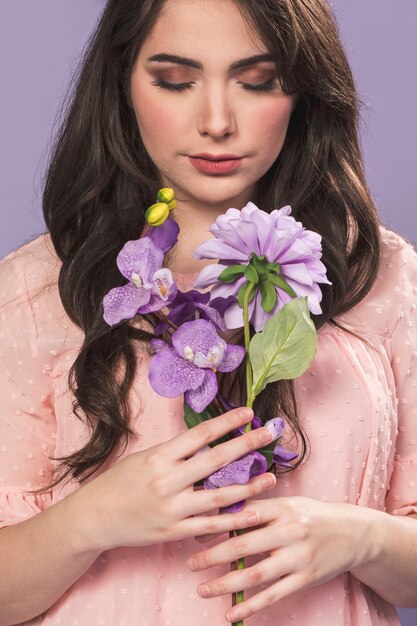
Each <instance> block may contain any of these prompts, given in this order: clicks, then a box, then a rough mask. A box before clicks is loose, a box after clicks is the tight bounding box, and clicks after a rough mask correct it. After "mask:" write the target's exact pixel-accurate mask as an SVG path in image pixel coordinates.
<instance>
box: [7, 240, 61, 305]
mask: <svg viewBox="0 0 417 626" xmlns="http://www.w3.org/2000/svg"><path fill="white" fill-rule="evenodd" d="M59 269H60V261H59V259H58V257H57V255H56V254H55V252H54V249H53V246H52V242H51V239H50V236H49V234H43V235H40V236H39V237H37V238H36V239H34V240H32V241H30V242H29V243H26V244H24V245H23V246H21V247H20V248H18V249H17V250H15V251H14V252H11V253H10V254H8V255H7V256H6V257H4V258H3V259H2V260H1V261H0V307H1V309H3V310H4V309H5V308H6V309H7V308H9V307H10V306H11V307H12V306H15V305H18V304H21V303H23V302H24V301H25V300H27V299H29V298H32V297H34V296H36V295H39V294H40V293H41V292H42V291H43V290H44V289H45V288H48V287H53V286H55V285H57V284H58V275H59Z"/></svg>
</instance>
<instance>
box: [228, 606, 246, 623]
mask: <svg viewBox="0 0 417 626" xmlns="http://www.w3.org/2000/svg"><path fill="white" fill-rule="evenodd" d="M243 615H244V612H243V611H242V610H241V609H233V610H232V611H230V613H228V614H227V616H226V617H227V619H228V620H230V621H231V622H237V620H239V619H242V618H243Z"/></svg>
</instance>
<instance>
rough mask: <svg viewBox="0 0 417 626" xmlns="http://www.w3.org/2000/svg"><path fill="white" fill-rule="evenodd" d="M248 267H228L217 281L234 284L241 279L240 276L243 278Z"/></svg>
mask: <svg viewBox="0 0 417 626" xmlns="http://www.w3.org/2000/svg"><path fill="white" fill-rule="evenodd" d="M246 267H247V266H246V265H230V267H226V269H225V270H223V271H222V272H221V274H219V276H218V277H217V280H221V281H223V282H224V283H232V282H233V281H235V280H236V279H237V278H239V276H243V274H244V273H245V270H246Z"/></svg>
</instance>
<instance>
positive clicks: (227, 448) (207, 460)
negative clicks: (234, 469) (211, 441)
mask: <svg viewBox="0 0 417 626" xmlns="http://www.w3.org/2000/svg"><path fill="white" fill-rule="evenodd" d="M208 423H209V422H204V424H208ZM200 426H202V424H200ZM272 437H273V435H272V433H271V431H270V430H269V429H268V428H266V427H263V428H256V429H255V430H250V431H249V432H247V433H245V434H244V435H241V436H240V437H235V438H234V439H231V440H229V441H226V442H225V443H221V444H219V445H217V446H215V447H214V448H210V450H207V451H206V452H202V453H201V454H196V455H195V456H193V457H192V458H191V459H188V460H187V461H185V463H183V464H182V465H181V466H180V467H179V469H178V472H176V475H175V484H176V487H177V489H184V488H185V487H186V486H187V485H189V484H190V483H195V482H197V481H198V480H202V479H203V478H206V477H207V476H210V474H213V473H214V472H216V471H217V470H219V469H221V468H222V467H224V466H225V465H227V464H228V463H231V462H232V461H235V460H236V459H240V458H241V457H242V456H244V455H245V454H248V453H249V452H253V451H254V450H257V449H258V448H261V447H262V446H265V445H266V444H268V443H269V442H270V441H272Z"/></svg>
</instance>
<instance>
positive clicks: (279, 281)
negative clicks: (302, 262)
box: [268, 274, 297, 298]
mask: <svg viewBox="0 0 417 626" xmlns="http://www.w3.org/2000/svg"><path fill="white" fill-rule="evenodd" d="M268 280H269V282H271V283H273V284H274V285H276V286H277V287H279V288H280V289H282V290H283V291H285V293H287V294H288V295H289V296H291V298H296V297H297V294H296V293H295V291H294V289H292V287H290V286H289V284H288V283H287V281H286V280H285V279H284V278H283V277H282V276H277V275H276V274H268Z"/></svg>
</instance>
